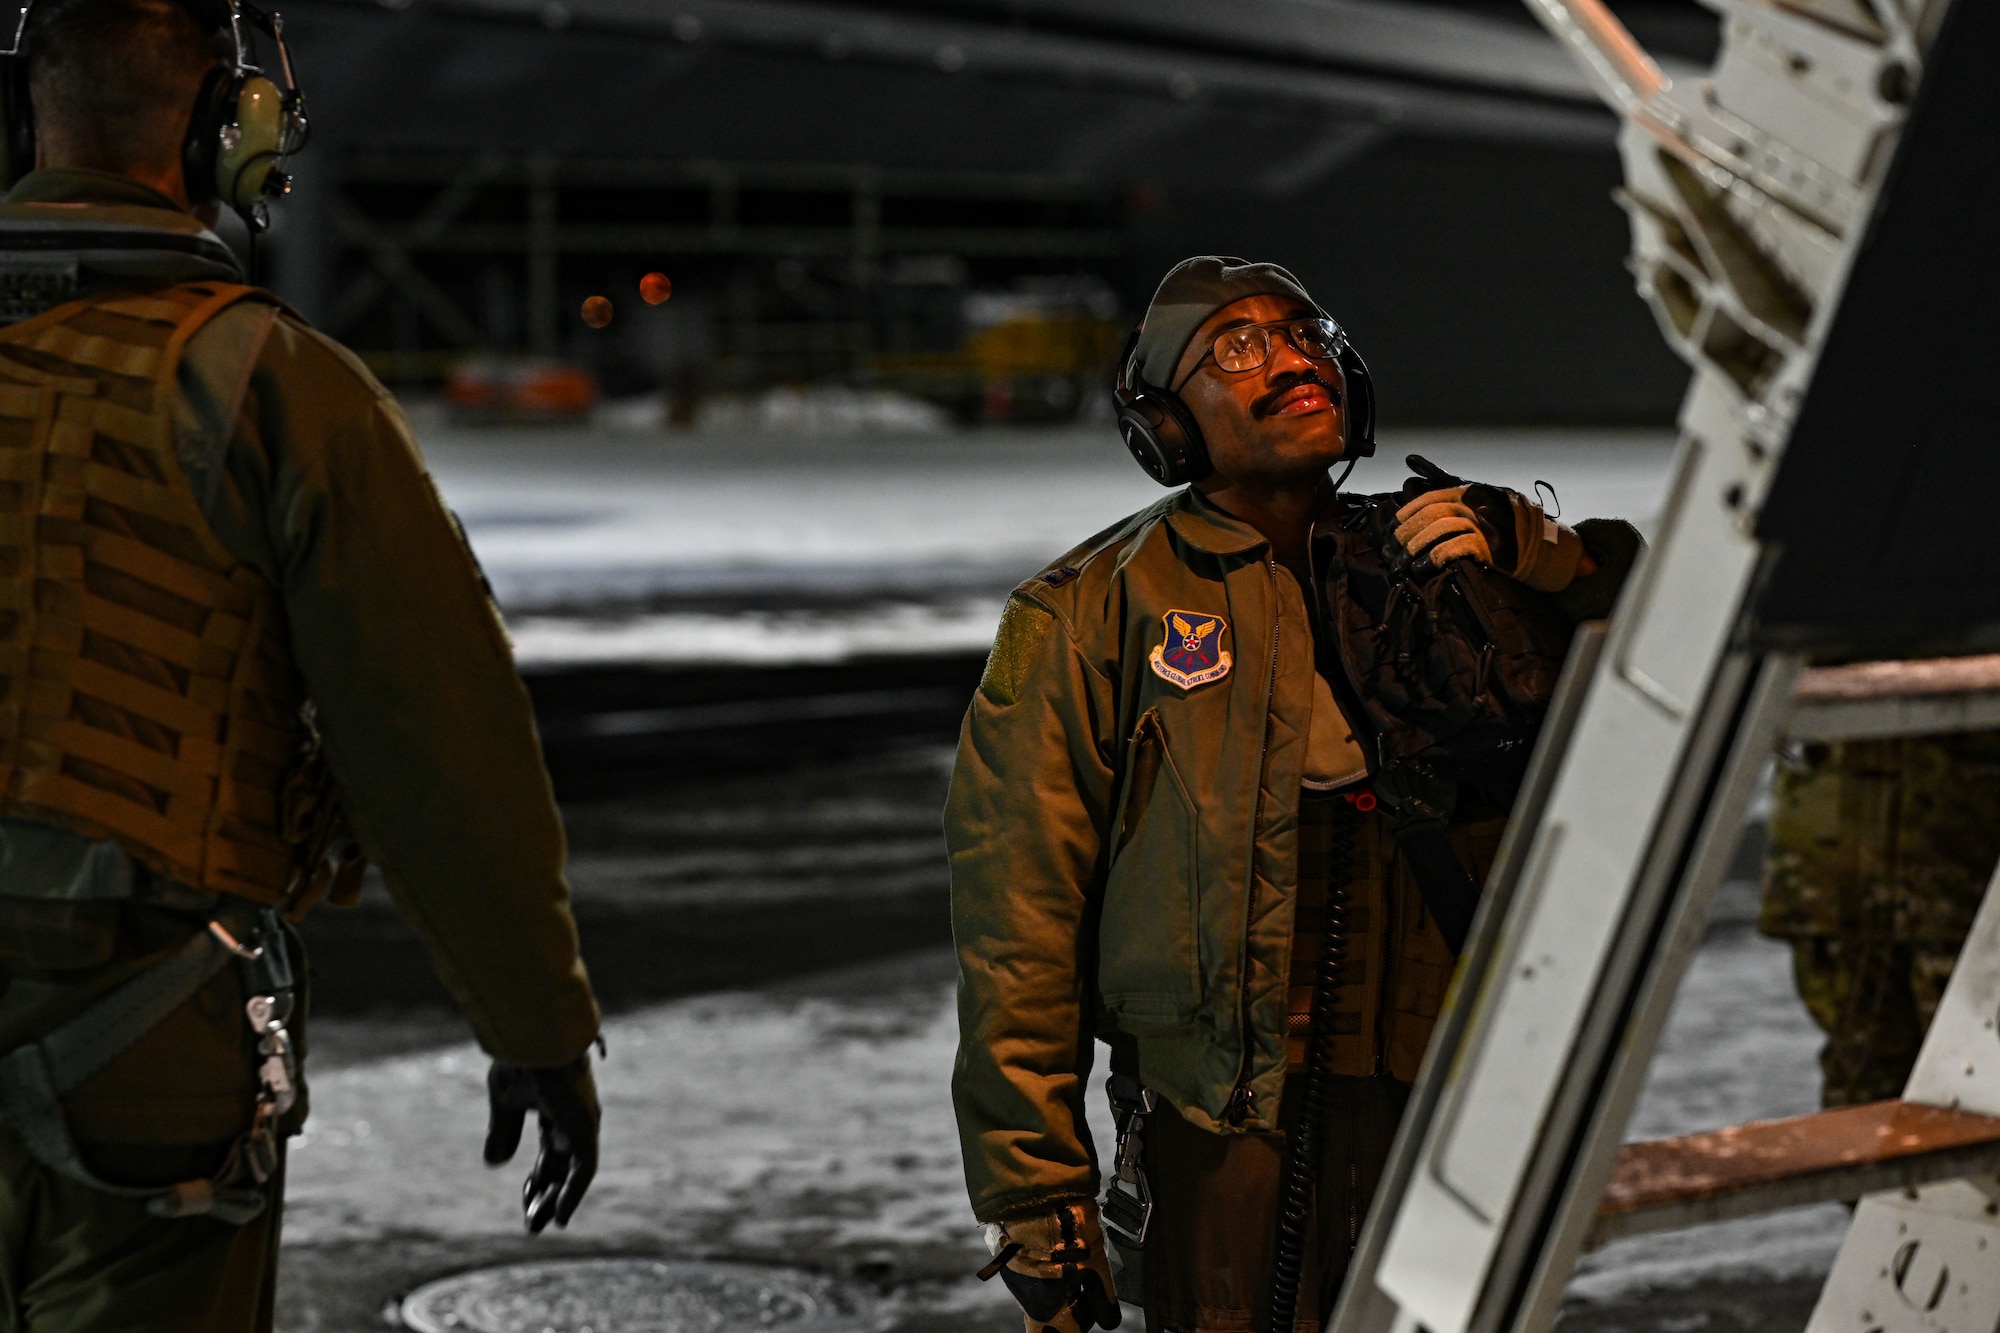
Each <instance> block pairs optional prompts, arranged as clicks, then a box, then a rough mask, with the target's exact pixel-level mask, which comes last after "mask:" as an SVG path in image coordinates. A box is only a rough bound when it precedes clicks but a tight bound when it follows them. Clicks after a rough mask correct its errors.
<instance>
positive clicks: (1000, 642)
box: [979, 597, 1055, 705]
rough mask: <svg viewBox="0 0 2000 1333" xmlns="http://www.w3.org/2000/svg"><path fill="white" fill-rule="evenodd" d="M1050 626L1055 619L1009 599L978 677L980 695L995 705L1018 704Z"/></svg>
mask: <svg viewBox="0 0 2000 1333" xmlns="http://www.w3.org/2000/svg"><path fill="white" fill-rule="evenodd" d="M1053 624H1055V617H1054V616H1053V615H1051V614H1050V613H1049V612H1048V611H1046V610H1044V609H1043V608H1042V607H1039V606H1036V605H1035V604H1034V603H1033V602H1029V601H1023V600H1022V599H1021V598H1019V597H1009V598H1008V599H1007V609H1006V610H1005V611H1002V612H1001V613H1000V628H999V630H998V632H996V633H995V634H994V636H993V651H992V652H991V653H988V654H987V656H986V671H985V673H984V674H982V675H981V676H980V677H979V692H980V693H981V694H983V695H985V696H986V697H987V698H988V699H990V700H992V701H993V702H994V703H996V704H1002V705H1005V704H1011V703H1015V702H1017V701H1018V700H1019V699H1020V697H1021V690H1022V688H1023V687H1024V686H1025V685H1026V684H1027V680H1028V668H1029V667H1030V666H1031V665H1032V664H1033V662H1034V660H1035V652H1036V650H1037V649H1038V648H1040V647H1041V644H1042V639H1043V637H1044V636H1046V635H1047V634H1048V632H1049V627H1050V626H1051V625H1053Z"/></svg>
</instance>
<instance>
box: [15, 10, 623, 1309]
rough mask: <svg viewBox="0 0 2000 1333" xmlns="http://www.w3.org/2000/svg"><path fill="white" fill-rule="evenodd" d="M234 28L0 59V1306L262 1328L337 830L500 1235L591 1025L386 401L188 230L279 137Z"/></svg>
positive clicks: (78, 33) (498, 677)
mask: <svg viewBox="0 0 2000 1333" xmlns="http://www.w3.org/2000/svg"><path fill="white" fill-rule="evenodd" d="M260 19H261V16H260V15H258V14H257V12H256V11H255V10H253V9H252V8H251V7H250V6H249V5H248V4H235V3H232V0H36V3H34V4H33V5H32V6H31V8H30V9H29V11H28V13H27V14H26V16H25V18H24V22H23V34H24V41H23V44H22V46H21V48H20V50H19V53H18V54H16V55H13V56H10V57H8V58H7V60H6V62H5V66H6V68H5V70H4V73H5V75H6V76H7V77H8V78H9V79H10V80H11V88H12V92H13V94H14V95H13V96H12V98H11V99H10V102H9V106H8V115H9V127H8V128H9V130H10V136H9V139H10V144H11V147H12V151H11V153H10V156H11V158H12V160H13V163H14V166H13V171H14V172H19V171H20V170H21V168H22V167H23V166H25V165H26V164H27V162H28V161H32V162H33V163H34V165H35V169H34V170H31V171H28V172H27V173H26V174H25V175H22V176H21V178H20V179H19V181H18V182H17V183H14V184H13V187H12V190H11V193H9V194H8V196H7V199H6V202H5V204H4V205H0V306H4V309H0V571H4V578H0V699H4V708H0V1052H6V1053H7V1054H6V1055H5V1058H4V1059H0V1327H5V1328H8V1329H17V1330H29V1331H36V1333H39V1331H41V1330H54V1329H62V1330H65V1331H66V1333H68V1331H73V1330H79V1329H113V1328H116V1329H129V1328H142V1327H143V1328H175V1329H196V1328H199V1329H204V1330H253V1329H268V1328H269V1327H270V1326H271V1319H272V1293H273V1275H274V1273H275V1269H276V1260H277V1230H278V1216H279V1212H280V1197H279V1196H280V1193H281V1184H282V1180H283V1173H284V1139H285V1137H286V1136H287V1135H288V1134H291V1133H294V1132H296V1131H297V1129H298V1127H299V1125H300V1124H301V1123H302V1122H303V1120H304V1117H305V1113H306V1102H305V1088H304V1085H303V1082H302V1080H301V1069H300V1063H299V1060H300V1056H301V1055H302V1054H303V1050H304V1040H303V1038H304V1030H303V1028H304V1019H305V1017H306V1016H305V1015H304V1014H303V1013H302V1012H298V1010H300V1009H301V1007H302V1006H301V1003H300V997H299V995H298V993H297V991H296V988H295V985H294V982H295V978H296V976H297V974H298V970H299V968H300V967H301V966H302V963H303V960H302V959H301V958H300V957H299V955H298V941H297V937H296V934H295V933H294V931H293V930H292V928H291V922H292V921H295V920H296V919H297V918H299V917H300V916H302V915H303V914H304V913H305V911H306V910H307V909H308V908H310V907H311V906H312V905H313V904H314V902H315V900H316V899H318V898H320V897H323V896H331V897H333V898H334V899H335V900H336V901H337V900H339V899H341V898H342V897H346V896H349V895H351V894H352V893H353V892H355V891H356V890H357V888H358V872H359V869H360V866H361V856H362V854H363V853H364V852H365V854H366V855H367V856H368V857H370V858H373V859H374V860H375V861H376V862H378V863H379V864H380V865H381V866H382V869H383V873H384V878H385V880H386V883H387V885H388V888H389V891H390V892H391V894H393V895H394V896H395V898H396V900H397V901H398V903H399V905H400V906H401V907H402V909H403V911H404V913H405V915H406V916H407V917H408V918H409V919H410V921H411V923H412V925H414V926H415V927H416V929H417V932H418V934H419V935H420V936H421V937H422V939H423V941H424V943H425V945H426V946H427V947H428V949H429V951H430V953H431V955H432V958H433V960H434V961H435V963H436V966H437V969H438V971H439V974H440V975H441V976H442V977H443V979H444V981H445V983H446V985H447V986H448V987H449V988H450V990H451V991H452V993H453V995H454V996H455V998H456V999H457V1000H458V1002H459V1003H460V1005H461V1006H462V1007H463V1009H464V1010H465V1012H466V1014H467V1016H468V1017H469V1019H470V1020H471V1023H472V1026H473V1029H474V1031H475V1033H476V1034H477V1036H478V1038H479V1041H480V1043H481V1045H483V1046H484V1047H485V1049H486V1050H487V1051H488V1052H489V1053H490V1054H491V1055H492V1056H493V1057H494V1064H493V1067H492V1072H491V1074H490V1076H489V1080H488V1084H489V1089H490V1094H491V1097H490V1100H491V1121H490V1125H489V1133H488V1138H487V1144H486V1152H487V1157H488V1160H489V1161H499V1160H505V1159H506V1158H507V1157H509V1156H511V1154H512V1153H513V1151H514V1148H515V1146H516V1144H517V1143H518V1142H519V1139H520V1135H521V1132H522V1129H523V1127H524V1120H525V1116H526V1113H527V1112H528V1111H530V1110H533V1111H535V1112H536V1113H537V1115H538V1117H539V1120H540V1129H541V1141H542V1142H541V1147H542V1153H541V1157H540V1159H539V1160H538V1162H537V1163H536V1166H535V1168H534V1170H533V1172H532V1174H531V1176H530V1179H529V1182H528V1187H527V1191H526V1207H527V1212H528V1223H529V1226H530V1228H531V1229H535V1230H539V1229H540V1228H541V1227H542V1226H544V1225H546V1224H547V1223H548V1222H549V1221H551V1220H553V1221H555V1222H557V1223H558V1224H560V1223H562V1222H564V1221H566V1220H567V1219H568V1217H569V1215H570V1212H571V1211H572V1210H573V1209H574V1208H575V1207H576V1206H577V1203H578V1201H579V1200H580V1199H581V1197H582V1195H583V1192H584V1190H585V1188H586V1187H587V1186H588V1185H589V1182H590V1177H591V1174H592V1172H593V1170H594V1169H595V1162H596V1142H597V1102H596V1094H595V1091H594V1089H593V1085H592V1079H591V1072H590V1065H589V1055H588V1052H589V1048H590V1045H591V1043H592V1041H593V1040H594V1038H595V1037H596V1034H597V1028H598V1011H597V1006H596V1003H595V1001H594V999H593V997H592V995H591V990H590V985H589V982H588V980H587V979H586V977H585V974H584V970H583V966H582V963H581V961H580V960H579V957H578V950H577V936H576V928H575V924H574V922H573V921H572V919H571V916H570V911H569V894H568V887H567V885H566V883H565V881H564V872H563V856H564V849H563V833H562V826H561V822H560V819H559V817H558V815H557V813H556V810H555V806H554V803H553V801H552V799H551V795H550V790H549V784H548V779H547V776H546V774H545V773H544V771H543V768H542V764H541V755H540V749H539V746H538V744H537V741H536V737H535V731H534V725H533V719H532V716H531V713H530V710H529V706H528V698H527V694H526V691H525V690H524V689H523V688H522V685H521V681H520V679H519V677H518V676H517V675H516V674H515V671H514V667H513V662H512V660H511V656H510V653H509V650H508V646H507V640H506V636H505V634H504V632H503V630H502V627H501V624H500V621H499V617H498V614H497V612H496V611H495V609H494V607H493V605H492V604H491V602H490V601H489V600H488V598H487V595H486V593H485V591H484V586H483V583H482V581H481V579H480V576H479V572H478V570H477V569H476V567H475V566H474V564H473V561H472V558H471V556H470V553H469V552H468V551H467V549H466V547H465V545H464V542H463V541H462V540H461V538H460V536H459V534H458V532H457V529H456V528H455V526H454V524H453V522H452V519H451V517H450V515H449V514H448V513H447V512H446V511H445V510H444V508H443V507H442V505H441V504H440V502H439V499H438V496H437V492H436V490H435V488H434V487H433V486H432V484H431V481H430V479H429V477H428V476H427V474H426V473H425V471H424V467H423V463H422V461H421V459H420V458H419V456H418V453H417V449H416V446H415V443H414V441H413V440H412V439H411V437H410V433H409V428H408V425H407V423H406V422H405V421H404V419H403V415H402V413H401V411H400V410H399V409H398V408H397V406H396V404H395V402H394V401H393V400H392V399H391V398H390V397H389V395H388V393H387V391H386V390H384V389H383V388H382V387H381V385H379V384H377V383H376V382H375V380H374V379H373V378H372V377H371V376H370V375H369V374H368V373H367V371H366V370H364V369H363V368H362V367H361V366H360V364H359V363H358V362H357V361H356V360H355V359H354V358H353V357H352V356H351V355H350V354H349V353H348V352H347V351H345V350H344V349H343V348H341V347H340V346H339V345H337V344H335V343H334V342H332V341H331V340H329V339H327V338H324V337H322V336H321V335H319V334H317V333H315V332H313V331H312V330H311V329H310V328H309V327H307V325H306V324H305V323H304V322H303V321H302V320H301V319H300V318H299V317H298V316H297V315H295V314H294V313H292V312H291V311H290V310H289V309H287V308H286V307H285V306H284V305H283V303H282V302H280V301H279V300H278V299H277V298H276V297H274V296H272V295H271V294H269V293H267V292H263V291H260V290H258V289H256V288H254V287H249V286H245V285H244V284H243V281H242V277H243V275H242V274H241V272H240V271H239V269H238V267H237V263H236V260H235V258H234V257H233V255H232V254H231V252H230V251H229V249H228V248H227V247H226V246H224V245H223V244H222V243H221V241H220V240H219V239H218V238H217V237H216V235H215V234H214V232H213V231H211V230H210V228H211V227H212V226H213V225H214V223H215V222H216V220H217V218H218V216H219V212H220V208H221V207H222V206H223V205H224V204H228V205H229V206H231V207H234V208H237V209H238V210H239V211H241V212H242V213H244V214H245V215H246V218H247V219H248V220H250V221H251V222H252V223H253V224H254V223H255V222H256V221H257V220H258V219H259V214H260V210H261V209H262V207H263V204H264V198H265V194H266V189H267V186H269V185H272V184H274V183H276V182H277V181H278V180H279V179H280V178H278V177H277V176H276V175H275V174H274V173H273V169H274V167H275V164H276V163H277V162H278V161H279V160H281V159H282V158H283V156H284V155H285V154H286V153H287V152H289V151H292V150H295V149H296V148H297V147H299V146H300V140H301V139H302V137H303V130H304V123H303V103H302V101H301V100H299V98H298V97H297V90H296V89H295V88H292V87H289V86H281V85H280V82H279V80H280V79H282V82H283V84H285V85H289V83H290V75H289V62H288V61H286V62H282V66H281V65H280V64H273V65H272V66H271V68H272V71H273V75H272V77H271V78H266V77H264V75H263V73H262V71H261V70H258V69H256V68H254V67H253V66H254V61H255V52H254V50H253V49H251V47H249V46H248V45H247V44H244V42H245V38H246V36H247V35H248V34H249V33H250V32H251V31H252V30H253V29H256V28H259V27H261V28H262V30H263V33H264V40H265V42H266V43H267V44H270V45H276V44H277V37H278V33H277V31H276V29H275V26H274V25H271V24H270V23H268V21H262V22H260ZM232 33H233V34H234V36H232ZM280 68H283V69H284V71H285V72H284V73H283V74H282V75H280V74H279V73H278V72H277V71H278V70H279V69H280Z"/></svg>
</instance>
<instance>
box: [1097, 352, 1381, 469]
mask: <svg viewBox="0 0 2000 1333" xmlns="http://www.w3.org/2000/svg"><path fill="white" fill-rule="evenodd" d="M1138 345H1139V330H1137V329H1134V330H1132V336H1131V337H1129V338H1127V339H1126V340H1125V350H1124V351H1122V352H1120V353H1119V355H1118V373H1117V377H1116V378H1115V379H1114V380H1113V381H1112V386H1111V399H1112V405H1113V407H1114V408H1115V409H1116V411H1117V414H1118V434H1119V437H1120V438H1122V439H1123V440H1124V441H1125V447H1126V448H1127V449H1129V450H1131V451H1132V457H1133V458H1135V459H1137V460H1138V461H1139V466H1140V467H1142V468H1144V469H1146V475H1147V476H1149V477H1151V478H1152V479H1153V480H1154V481H1157V482H1159V483H1160V485H1162V486H1185V485H1186V484H1187V483H1189V482H1191V481H1200V480H1201V479H1202V478H1203V477H1206V476H1207V475H1208V474H1209V473H1211V472H1213V471H1215V464H1214V463H1212V462H1210V461H1209V457H1208V443H1207V441H1205V440H1203V439H1202V437H1201V426H1200V425H1199V424H1197V423H1196V421H1195V419H1194V413H1192V412H1190V411H1188V408H1187V404H1186V403H1184V402H1182V401H1181V396H1180V395H1179V394H1177V393H1175V392H1173V391H1172V390H1171V389H1158V388H1155V387H1153V386H1152V385H1150V384H1148V383H1146V382H1145V381H1144V380H1142V379H1139V378H1138V377H1137V372H1136V369H1135V368H1134V366H1133V364H1132V352H1133V349H1135V348H1136V347H1137V346H1138ZM1335 364H1337V365H1338V366H1339V367H1340V377H1341V393H1340V401H1341V402H1342V404H1343V405H1344V406H1345V407H1346V410H1347V415H1346V419H1345V422H1344V423H1343V425H1344V429H1345V431H1346V439H1345V440H1344V441H1343V442H1342V445H1341V451H1340V456H1341V457H1342V458H1344V459H1349V460H1352V459H1357V458H1371V457H1373V456H1374V453H1375V381H1374V380H1373V379H1371V378H1370V377H1369V375H1368V366H1367V364H1366V363H1365V362H1363V361H1362V359H1361V353H1359V352H1357V351H1355V350H1354V344H1353V343H1351V342H1349V341H1348V340H1347V337H1346V334H1345V333H1344V332H1343V333H1342V335H1341V340H1340V353H1339V356H1338V358H1337V359H1336V362H1335Z"/></svg>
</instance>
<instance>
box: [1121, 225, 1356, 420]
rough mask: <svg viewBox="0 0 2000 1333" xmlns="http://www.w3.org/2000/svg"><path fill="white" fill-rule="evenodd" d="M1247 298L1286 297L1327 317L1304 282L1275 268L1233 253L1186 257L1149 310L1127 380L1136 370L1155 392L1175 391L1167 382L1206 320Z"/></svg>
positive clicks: (1163, 284)
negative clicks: (1189, 343) (1301, 302)
mask: <svg viewBox="0 0 2000 1333" xmlns="http://www.w3.org/2000/svg"><path fill="white" fill-rule="evenodd" d="M1246 296H1286V297H1290V298H1291V299H1293V300H1295V301H1303V302H1305V304H1306V305H1308V306H1310V307H1312V309H1313V311H1314V312H1315V313H1317V314H1319V315H1321V316H1325V315H1326V311H1325V310H1323V309H1321V308H1320V304H1319V302H1317V301H1315V300H1313V299H1312V297H1311V296H1310V295H1309V294H1308V293H1307V292H1306V289H1305V288H1304V287H1303V286H1301V285H1300V283H1299V280H1298V279H1297V278H1295V277H1293V276H1292V275H1291V273H1290V272H1289V271H1287V270H1285V269H1282V268H1280V267H1278V266H1277V265H1276V264H1252V263H1250V262H1249V261H1248V260H1243V259H1236V258H1234V257H1232V256H1229V255H1196V256H1195V257H1194V258H1192V259H1183V260H1182V261H1181V262H1180V263H1178V264H1176V265H1174V267H1173V271H1172V272H1170V273H1168V274H1167V276H1166V277H1165V278H1164V279H1163V280H1162V281H1161V283H1160V289H1159V290H1158V291H1156V292H1154V293H1153V303H1152V304H1151V305H1149V306H1147V307H1146V318H1145V321H1144V322H1143V323H1142V324H1141V325H1140V326H1139V342H1138V345H1137V346H1136V347H1134V348H1133V349H1132V360H1131V361H1130V362H1129V363H1128V364H1127V365H1126V368H1125V373H1126V378H1127V380H1128V381H1129V380H1131V379H1133V378H1135V376H1134V374H1133V372H1134V371H1136V372H1137V375H1136V378H1137V379H1142V380H1144V381H1145V382H1146V383H1148V384H1150V385H1152V386H1153V387H1155V388H1161V389H1165V388H1172V387H1174V386H1173V385H1170V384H1169V383H1168V382H1167V381H1168V380H1169V379H1170V378H1171V377H1172V375H1173V373H1174V367H1175V366H1176V365H1178V364H1179V363H1180V359H1181V353H1183V352H1185V351H1186V350H1187V345H1188V342H1189V340H1190V339H1192V338H1193V337H1194V333H1195V330H1196V329H1198V328H1200V327H1201V322H1202V321H1203V320H1205V319H1207V318H1208V317H1209V316H1210V315H1212V314H1214V313H1215V312H1216V311H1218V310H1220V309H1222V307H1224V306H1226V305H1228V304H1230V303H1231V302H1233V301H1240V300H1242V299H1243V298H1244V297H1246Z"/></svg>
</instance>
